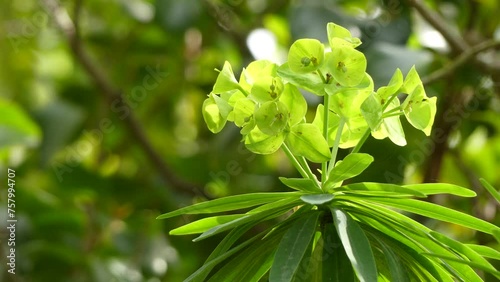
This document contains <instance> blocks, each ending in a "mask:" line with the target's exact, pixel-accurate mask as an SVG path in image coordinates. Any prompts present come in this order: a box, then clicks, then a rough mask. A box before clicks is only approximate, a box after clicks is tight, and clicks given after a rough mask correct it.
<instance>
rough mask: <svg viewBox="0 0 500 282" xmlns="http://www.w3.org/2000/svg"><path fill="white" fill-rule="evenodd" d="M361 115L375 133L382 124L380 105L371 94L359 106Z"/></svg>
mask: <svg viewBox="0 0 500 282" xmlns="http://www.w3.org/2000/svg"><path fill="white" fill-rule="evenodd" d="M361 114H363V117H364V118H365V120H366V123H367V124H368V126H369V127H370V129H371V130H372V131H375V130H377V129H378V127H379V126H380V123H381V122H382V105H381V104H380V101H379V100H378V99H377V98H376V97H375V95H374V94H373V93H371V94H370V96H368V97H367V98H366V99H365V101H364V102H363V104H361Z"/></svg>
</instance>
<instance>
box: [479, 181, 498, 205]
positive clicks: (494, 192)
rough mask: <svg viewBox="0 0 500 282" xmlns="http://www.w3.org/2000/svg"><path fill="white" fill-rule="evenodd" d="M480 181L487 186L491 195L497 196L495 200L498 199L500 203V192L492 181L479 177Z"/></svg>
mask: <svg viewBox="0 0 500 282" xmlns="http://www.w3.org/2000/svg"><path fill="white" fill-rule="evenodd" d="M479 181H481V184H483V187H484V188H486V190H488V192H489V193H490V194H491V196H493V198H495V200H497V202H498V203H499V204H500V192H498V191H497V189H495V187H493V186H492V185H491V184H490V183H488V181H486V179H484V178H479Z"/></svg>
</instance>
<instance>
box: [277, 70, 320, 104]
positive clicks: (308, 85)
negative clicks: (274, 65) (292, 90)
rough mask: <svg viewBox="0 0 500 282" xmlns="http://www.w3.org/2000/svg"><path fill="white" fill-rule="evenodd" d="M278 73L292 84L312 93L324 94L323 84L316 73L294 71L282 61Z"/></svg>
mask: <svg viewBox="0 0 500 282" xmlns="http://www.w3.org/2000/svg"><path fill="white" fill-rule="evenodd" d="M278 75H279V76H280V77H282V78H283V79H284V80H286V81H288V82H290V83H292V84H293V85H295V86H297V87H299V88H302V89H305V90H307V91H309V92H311V93H313V94H316V95H319V96H323V95H325V90H324V88H325V86H324V84H323V81H322V80H321V78H320V77H319V75H318V74H317V73H296V72H294V71H292V70H291V69H290V67H289V64H288V63H284V64H283V65H281V66H280V67H279V68H278Z"/></svg>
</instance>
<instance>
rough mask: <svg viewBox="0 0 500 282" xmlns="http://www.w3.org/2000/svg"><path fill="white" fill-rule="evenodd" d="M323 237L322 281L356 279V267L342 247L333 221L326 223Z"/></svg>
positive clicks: (348, 280)
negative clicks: (354, 267)
mask: <svg viewBox="0 0 500 282" xmlns="http://www.w3.org/2000/svg"><path fill="white" fill-rule="evenodd" d="M322 233H323V234H322V238H323V241H324V243H323V246H324V247H323V260H322V265H321V266H322V267H321V269H322V277H323V280H322V281H329V282H352V281H355V280H354V277H355V275H354V269H353V268H352V265H351V262H350V261H349V258H348V257H347V254H346V252H345V250H344V248H343V247H342V243H341V241H340V238H339V236H338V234H337V231H336V230H335V227H334V226H333V224H332V223H328V224H325V227H324V228H323V232H322Z"/></svg>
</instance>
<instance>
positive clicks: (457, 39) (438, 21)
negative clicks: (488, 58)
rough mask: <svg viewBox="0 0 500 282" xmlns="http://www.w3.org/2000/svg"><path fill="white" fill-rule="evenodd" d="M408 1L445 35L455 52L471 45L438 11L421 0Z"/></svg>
mask: <svg viewBox="0 0 500 282" xmlns="http://www.w3.org/2000/svg"><path fill="white" fill-rule="evenodd" d="M408 2H409V4H410V5H411V6H413V7H414V8H415V10H417V11H418V12H419V14H420V15H421V16H422V17H423V18H424V19H425V20H426V21H427V22H428V23H429V24H430V25H432V26H433V27H434V28H435V29H436V30H437V31H439V33H441V35H443V37H444V39H445V40H446V42H448V44H450V46H451V48H452V49H453V50H454V51H455V52H457V53H458V52H463V51H465V50H466V49H467V48H468V47H469V46H468V45H467V44H466V43H465V41H464V40H463V39H462V37H461V36H460V34H457V32H455V31H454V30H453V29H452V28H451V27H450V26H448V25H447V24H446V20H445V19H443V18H442V17H441V16H440V15H439V14H438V13H436V12H434V11H433V10H431V9H429V7H427V6H426V5H425V4H424V3H423V2H422V1H421V0H409V1H408Z"/></svg>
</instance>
